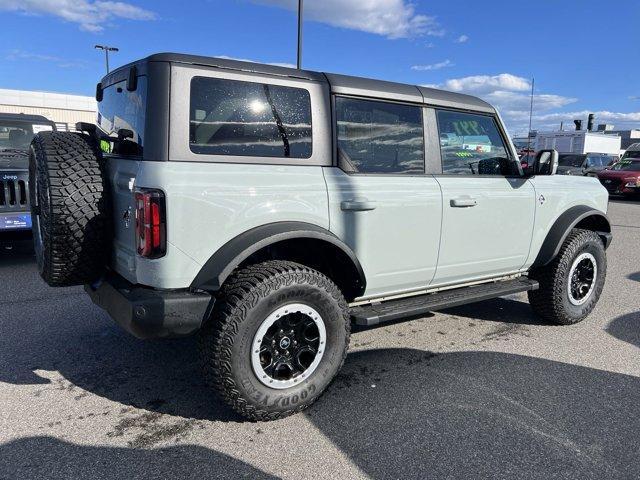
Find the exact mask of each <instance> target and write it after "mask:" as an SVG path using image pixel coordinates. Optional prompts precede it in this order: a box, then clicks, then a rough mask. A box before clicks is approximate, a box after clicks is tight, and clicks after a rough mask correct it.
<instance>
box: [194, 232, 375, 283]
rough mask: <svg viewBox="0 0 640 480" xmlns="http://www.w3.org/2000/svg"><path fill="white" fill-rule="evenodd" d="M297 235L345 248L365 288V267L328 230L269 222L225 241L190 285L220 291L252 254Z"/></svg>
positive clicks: (341, 248) (347, 247)
mask: <svg viewBox="0 0 640 480" xmlns="http://www.w3.org/2000/svg"><path fill="white" fill-rule="evenodd" d="M296 238H300V239H304V238H308V239H316V240H322V241H325V242H328V243H330V244H332V245H334V246H336V247H337V248H339V249H340V250H342V251H343V252H344V253H345V254H346V255H347V256H348V257H349V259H350V260H351V261H352V262H353V265H354V267H355V269H356V271H357V273H358V276H359V277H360V285H361V289H362V290H363V291H364V288H365V286H366V279H365V274H364V270H363V268H362V265H361V264H360V261H359V260H358V258H357V257H356V254H355V253H354V252H353V250H351V248H349V246H347V245H346V244H345V243H344V242H343V241H342V240H340V239H339V238H338V237H336V236H335V235H334V234H333V233H331V232H330V231H329V230H326V229H324V228H322V227H319V226H317V225H314V224H311V223H305V222H276V223H269V224H266V225H262V226H259V227H255V228H252V229H251V230H248V231H246V232H244V233H241V234H240V235H238V236H237V237H235V238H233V239H231V240H229V241H228V242H227V243H225V244H224V245H223V246H222V247H221V248H220V249H218V250H217V251H216V252H215V253H214V254H213V255H212V256H211V257H210V258H209V260H207V262H206V263H205V264H204V265H203V266H202V268H201V269H200V272H199V273H198V275H196V277H195V279H194V280H193V282H191V288H192V289H200V290H206V291H217V290H219V289H220V287H221V286H222V284H223V283H224V281H225V280H226V279H227V277H229V275H231V273H232V272H233V271H234V270H235V269H236V268H237V267H238V266H239V265H240V264H241V263H242V262H243V261H244V260H246V259H247V258H248V257H249V256H250V255H252V254H253V253H255V252H257V251H258V250H260V249H262V248H264V247H267V246H269V245H273V244H275V243H277V242H281V241H283V240H291V239H296Z"/></svg>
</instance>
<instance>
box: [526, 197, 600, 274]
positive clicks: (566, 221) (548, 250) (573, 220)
mask: <svg viewBox="0 0 640 480" xmlns="http://www.w3.org/2000/svg"><path fill="white" fill-rule="evenodd" d="M589 217H593V222H594V223H593V225H596V228H592V229H593V230H594V231H595V232H596V233H597V234H598V235H599V236H600V238H601V239H602V241H603V243H604V247H605V248H608V247H609V244H610V243H611V222H610V221H609V218H608V217H607V216H606V215H605V214H604V213H602V212H601V211H600V210H596V209H595V208H592V207H587V206H586V205H577V206H575V207H571V208H570V209H569V210H567V211H566V212H564V213H563V214H562V215H560V216H559V217H558V218H557V219H556V221H555V223H554V224H553V226H552V227H551V229H550V230H549V232H548V233H547V236H546V238H545V239H544V242H543V243H542V247H541V248H540V251H539V252H538V256H537V257H536V259H535V261H534V262H533V265H532V266H531V268H532V269H533V268H539V267H544V266H545V265H548V264H549V263H551V261H552V260H553V259H554V258H556V256H557V255H558V253H560V248H562V244H563V243H564V241H565V240H566V239H567V237H568V236H569V233H571V230H572V229H574V228H575V227H576V226H577V225H578V224H579V223H580V222H582V221H584V220H586V219H588V218H589Z"/></svg>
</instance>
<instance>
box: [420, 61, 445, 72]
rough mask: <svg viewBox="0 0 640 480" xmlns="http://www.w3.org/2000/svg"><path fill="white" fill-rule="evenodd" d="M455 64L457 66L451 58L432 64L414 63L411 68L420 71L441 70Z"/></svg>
mask: <svg viewBox="0 0 640 480" xmlns="http://www.w3.org/2000/svg"><path fill="white" fill-rule="evenodd" d="M453 66H455V63H453V62H452V61H451V60H444V61H442V62H438V63H432V64H430V65H413V66H412V67H411V70H417V71H418V72H427V71H432V70H441V69H443V68H447V67H453Z"/></svg>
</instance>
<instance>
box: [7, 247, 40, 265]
mask: <svg viewBox="0 0 640 480" xmlns="http://www.w3.org/2000/svg"><path fill="white" fill-rule="evenodd" d="M35 262H36V256H35V254H34V253H33V252H24V251H17V250H3V249H0V267H2V268H4V267H17V266H21V265H27V264H30V263H35Z"/></svg>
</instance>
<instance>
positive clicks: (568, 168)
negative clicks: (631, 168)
mask: <svg viewBox="0 0 640 480" xmlns="http://www.w3.org/2000/svg"><path fill="white" fill-rule="evenodd" d="M619 159H620V157H618V156H617V155H611V154H608V153H583V154H577V153H561V154H560V159H559V163H558V174H559V175H585V176H588V177H595V176H597V174H598V172H600V171H601V170H604V169H605V168H606V167H608V166H610V165H613V164H614V163H615V162H617V161H618V160H619Z"/></svg>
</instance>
